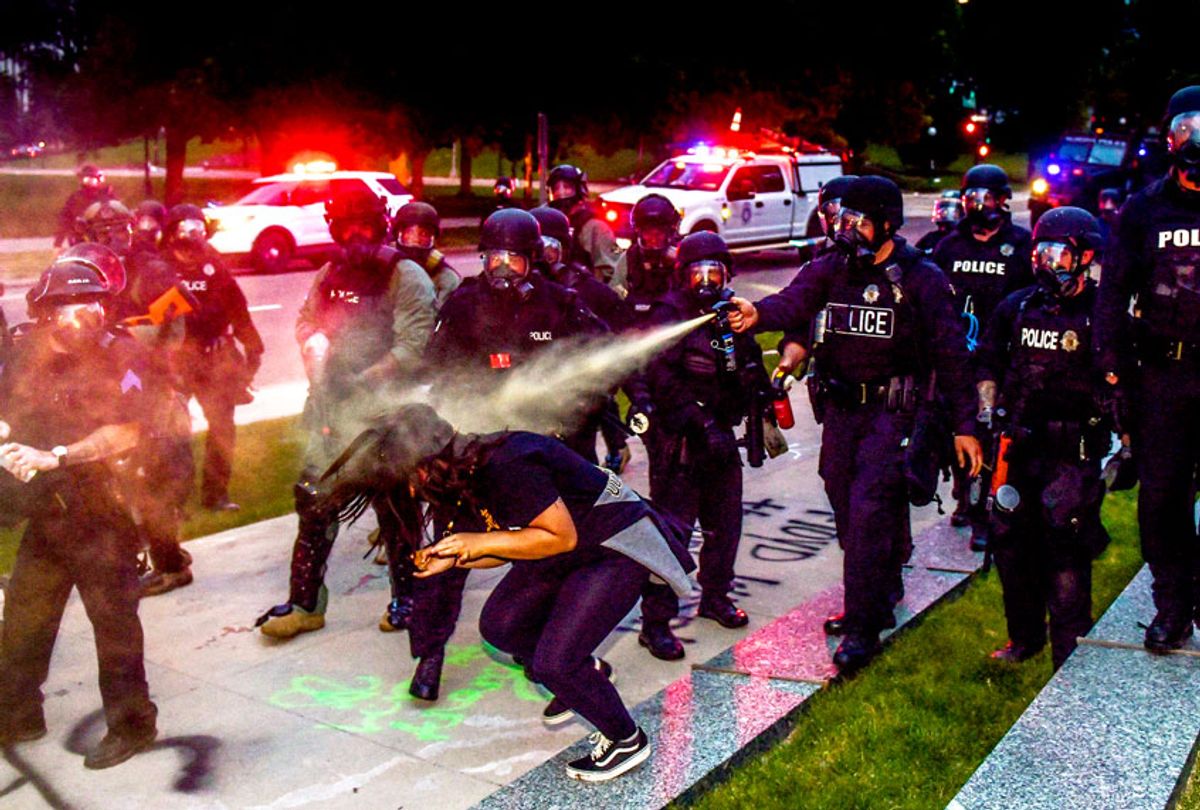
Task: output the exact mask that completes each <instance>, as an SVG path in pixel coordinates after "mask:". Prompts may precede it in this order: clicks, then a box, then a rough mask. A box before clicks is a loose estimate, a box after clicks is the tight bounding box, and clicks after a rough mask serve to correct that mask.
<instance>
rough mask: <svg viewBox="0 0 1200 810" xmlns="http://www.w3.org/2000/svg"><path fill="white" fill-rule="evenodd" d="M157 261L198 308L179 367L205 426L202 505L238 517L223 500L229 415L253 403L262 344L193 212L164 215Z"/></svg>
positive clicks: (181, 209) (181, 208) (229, 461)
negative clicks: (161, 261)
mask: <svg viewBox="0 0 1200 810" xmlns="http://www.w3.org/2000/svg"><path fill="white" fill-rule="evenodd" d="M163 257H164V258H165V259H166V260H167V262H168V263H169V264H170V265H171V269H172V270H174V271H175V272H176V274H178V276H179V278H180V279H181V280H182V281H183V284H184V286H185V287H186V288H187V289H188V291H189V292H190V293H191V294H192V295H193V296H195V298H196V300H197V302H198V303H199V307H198V308H197V309H196V311H195V312H192V313H190V314H188V316H187V318H186V329H187V335H186V337H185V339H184V343H183V346H182V348H181V349H180V351H179V356H178V358H177V361H178V362H177V368H178V369H179V373H180V376H181V378H182V383H183V385H184V386H186V390H187V392H188V393H190V394H191V395H193V396H195V397H196V401H197V402H199V403H200V407H201V408H203V409H204V416H205V418H206V419H207V420H208V439H207V441H206V442H205V445H204V479H203V483H202V484H201V503H202V504H203V505H204V507H205V508H206V509H210V510H212V511H216V512H220V511H236V510H237V509H239V508H240V507H239V506H238V505H237V504H236V503H233V502H232V501H230V500H229V476H230V473H231V471H232V468H233V445H234V438H235V435H236V429H235V427H234V424H233V409H234V407H235V406H237V405H244V404H246V403H248V402H250V401H251V400H252V399H253V396H252V395H251V394H250V392H249V386H250V383H251V381H252V380H253V379H254V375H255V373H256V372H257V371H258V367H259V366H260V365H261V364H262V354H263V342H262V338H261V337H259V334H258V330H257V329H255V327H254V322H253V321H252V320H251V319H250V312H249V310H248V309H247V307H246V296H244V295H243V294H242V290H241V288H240V287H239V286H238V284H237V281H235V280H234V278H233V275H232V274H231V273H230V272H229V270H228V269H227V268H226V267H225V263H224V261H223V260H222V259H221V254H219V253H217V251H216V250H214V249H213V247H212V246H211V245H209V244H208V224H207V222H206V221H205V219H204V213H203V212H202V211H201V210H200V209H199V208H197V207H196V206H194V205H189V204H186V203H181V204H179V205H176V206H174V207H173V208H172V209H171V210H170V212H169V214H168V216H167V223H166V228H165V230H164V236H163ZM235 340H236V341H237V343H240V344H241V351H239V350H238V348H237V346H236V345H235V343H234V341H235ZM243 352H244V355H243Z"/></svg>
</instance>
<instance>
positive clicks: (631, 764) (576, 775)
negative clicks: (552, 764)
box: [567, 743, 654, 782]
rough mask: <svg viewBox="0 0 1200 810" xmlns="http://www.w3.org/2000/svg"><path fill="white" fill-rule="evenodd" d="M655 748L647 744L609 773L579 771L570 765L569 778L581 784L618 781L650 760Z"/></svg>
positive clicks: (568, 767) (608, 771)
mask: <svg viewBox="0 0 1200 810" xmlns="http://www.w3.org/2000/svg"><path fill="white" fill-rule="evenodd" d="M653 748H654V746H653V745H651V744H650V743H646V747H645V748H643V749H642V750H641V751H638V752H637V753H636V754H634V755H633V756H631V757H630V758H629V759H627V760H625V761H624V762H622V763H621V764H620V765H619V766H618V767H616V768H613V769H611V770H607V771H577V770H575V769H574V768H572V767H571V766H570V765H568V766H567V776H569V777H571V778H572V779H577V780H579V781H580V782H607V781H608V780H610V779H616V778H617V777H618V776H620V775H621V774H624V773H628V772H629V771H631V770H633V769H634V768H636V767H637V766H638V765H641V764H642V763H643V762H645V761H646V760H647V759H649V758H650V752H651V751H652V750H653Z"/></svg>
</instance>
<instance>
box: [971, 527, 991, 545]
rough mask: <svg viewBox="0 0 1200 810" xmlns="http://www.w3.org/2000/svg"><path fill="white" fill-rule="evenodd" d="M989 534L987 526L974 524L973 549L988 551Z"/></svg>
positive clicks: (972, 532) (972, 531)
mask: <svg viewBox="0 0 1200 810" xmlns="http://www.w3.org/2000/svg"><path fill="white" fill-rule="evenodd" d="M989 534H990V532H989V531H988V528H987V527H986V526H972V527H971V545H970V549H971V551H987V547H988V535H989Z"/></svg>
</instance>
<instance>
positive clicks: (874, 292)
mask: <svg viewBox="0 0 1200 810" xmlns="http://www.w3.org/2000/svg"><path fill="white" fill-rule="evenodd" d="M863 300H864V301H866V302H867V303H868V304H874V303H875V302H876V301H878V300H879V288H878V287H876V286H875V285H874V284H868V285H867V288H866V289H865V290H863Z"/></svg>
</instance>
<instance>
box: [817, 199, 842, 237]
mask: <svg viewBox="0 0 1200 810" xmlns="http://www.w3.org/2000/svg"><path fill="white" fill-rule="evenodd" d="M841 210H842V200H841V198H840V197H838V198H835V199H832V200H826V201H825V202H823V203H821V210H820V215H821V222H822V223H823V224H824V227H825V236H827V237H829V238H830V239H832V238H833V236H834V234H835V233H837V220H838V214H839V213H841Z"/></svg>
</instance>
